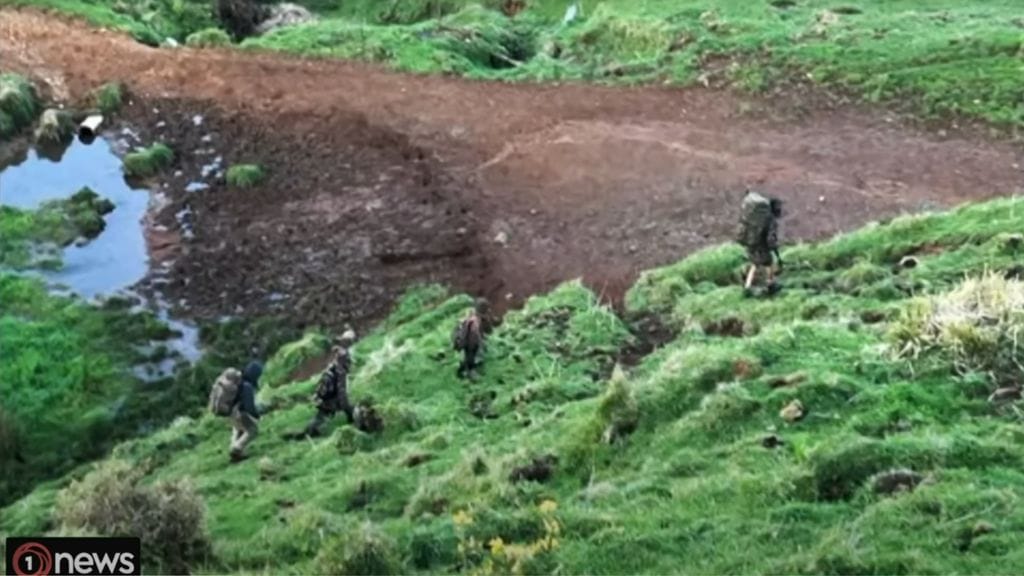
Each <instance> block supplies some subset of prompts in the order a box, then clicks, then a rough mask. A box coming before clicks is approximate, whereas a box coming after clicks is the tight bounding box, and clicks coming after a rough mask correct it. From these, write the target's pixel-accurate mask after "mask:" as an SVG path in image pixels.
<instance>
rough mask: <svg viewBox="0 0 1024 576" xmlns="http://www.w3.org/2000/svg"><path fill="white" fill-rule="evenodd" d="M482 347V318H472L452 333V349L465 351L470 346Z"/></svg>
mask: <svg viewBox="0 0 1024 576" xmlns="http://www.w3.org/2000/svg"><path fill="white" fill-rule="evenodd" d="M479 345H480V318H479V317H477V316H470V317H469V318H466V319H464V320H463V321H462V322H459V325H458V326H456V327H455V332H453V333H452V348H454V349H456V350H465V349H466V348H467V347H469V346H479Z"/></svg>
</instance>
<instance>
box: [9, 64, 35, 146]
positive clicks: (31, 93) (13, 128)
mask: <svg viewBox="0 0 1024 576" xmlns="http://www.w3.org/2000/svg"><path fill="white" fill-rule="evenodd" d="M38 112H39V100H38V97H37V95H36V90H35V88H34V87H33V86H32V83H31V82H29V81H28V80H27V79H26V78H25V77H24V76H20V75H18V74H0V138H8V137H10V136H13V135H14V134H15V133H17V132H18V131H20V130H21V129H22V128H24V127H25V126H28V125H29V124H31V123H32V121H33V120H34V119H35V117H36V114H37V113H38Z"/></svg>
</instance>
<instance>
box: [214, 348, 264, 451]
mask: <svg viewBox="0 0 1024 576" xmlns="http://www.w3.org/2000/svg"><path fill="white" fill-rule="evenodd" d="M262 375H263V365H262V364H260V363H259V362H250V363H249V364H248V365H247V366H246V367H245V370H244V371H243V372H239V371H238V370H236V369H235V368H228V369H227V370H225V371H224V372H223V373H221V375H220V376H219V377H218V378H217V381H216V382H214V384H213V389H212V390H211V391H210V411H211V412H213V413H214V414H216V415H217V416H224V417H227V418H230V419H231V451H230V457H231V462H240V461H242V460H245V458H246V455H245V448H246V446H248V445H249V443H250V442H252V441H253V439H254V438H256V434H257V433H258V432H259V419H260V412H259V408H257V406H256V390H257V388H259V382H260V376H262Z"/></svg>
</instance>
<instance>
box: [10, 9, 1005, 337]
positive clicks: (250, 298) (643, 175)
mask: <svg viewBox="0 0 1024 576" xmlns="http://www.w3.org/2000/svg"><path fill="white" fill-rule="evenodd" d="M0 15H2V18H0V60H2V61H3V62H4V63H5V66H9V67H12V68H14V69H16V70H20V71H23V72H27V73H30V74H32V75H33V76H34V77H35V78H36V79H38V80H42V81H43V82H45V83H46V84H47V85H48V86H49V87H50V91H51V92H52V93H53V94H54V95H55V96H57V97H64V98H67V97H73V96H78V95H82V94H85V93H86V92H87V91H88V90H90V89H92V88H94V87H95V86H97V85H99V84H101V83H103V82H106V81H109V80H120V81H123V82H125V83H126V84H127V85H128V87H129V88H130V90H131V91H132V93H133V94H134V95H135V97H134V104H133V105H132V106H131V107H130V108H129V109H128V111H127V112H126V115H127V116H128V118H129V120H130V121H131V122H132V123H133V125H139V126H140V129H142V130H143V132H144V134H143V135H144V137H146V138H150V139H156V138H162V139H166V140H167V141H168V142H169V143H171V144H172V145H174V146H175V147H176V149H177V150H179V151H181V152H182V153H183V154H182V157H181V159H180V161H179V165H178V166H176V167H175V169H176V170H181V171H182V172H183V173H184V174H183V176H182V179H181V181H178V180H175V179H173V178H172V179H171V182H169V186H168V188H167V190H166V193H167V195H168V197H169V199H170V203H169V206H168V207H167V209H166V210H165V213H164V217H163V219H162V222H163V223H164V225H166V226H167V231H166V233H165V237H164V238H163V239H162V240H161V241H160V242H161V244H162V245H163V249H164V250H165V251H167V252H168V253H169V254H170V253H174V254H175V259H176V262H177V264H176V265H175V268H174V270H173V271H172V273H171V276H170V278H171V285H170V287H169V288H168V289H169V291H170V292H171V293H172V294H173V295H174V297H175V298H178V299H185V300H186V302H185V304H186V305H187V306H188V307H189V308H191V309H193V310H194V311H195V312H196V313H197V314H199V315H203V316H215V315H217V314H232V313H236V312H242V313H247V314H248V313H261V312H274V311H278V312H287V313H288V314H289V315H292V316H295V317H297V318H298V319H299V321H301V322H304V323H317V324H328V325H336V324H339V323H342V322H345V321H353V322H357V323H358V322H360V321H361V320H363V319H368V318H373V317H379V316H380V314H382V313H383V312H384V311H385V310H386V309H387V306H389V305H390V302H391V300H392V298H393V297H394V295H395V294H396V293H397V292H398V291H400V290H401V288H402V287H403V286H405V285H408V284H409V283H411V282H415V281H422V280H437V281H442V282H448V283H453V284H455V285H456V286H457V287H459V288H461V289H467V290H471V291H475V292H479V293H484V294H487V295H489V296H492V297H496V298H497V299H499V300H500V301H502V302H503V301H504V299H505V296H506V295H509V300H508V301H509V302H513V303H514V302H517V301H519V300H520V299H521V298H522V297H524V296H526V295H529V294H532V293H535V292H537V291H540V290H544V289H546V288H549V287H551V286H552V285H553V284H555V283H557V282H559V281H561V280H565V279H568V278H574V277H580V276H582V277H584V279H585V280H586V281H587V282H588V283H589V284H590V285H591V286H593V287H594V288H595V289H597V290H598V291H602V292H605V293H606V294H607V295H609V296H612V297H616V296H619V295H621V293H622V291H623V290H624V289H625V288H626V287H627V286H628V285H629V284H630V283H631V282H632V281H633V279H634V278H635V276H636V274H637V273H638V272H639V271H641V270H643V269H647V268H650V267H653V266H656V265H660V264H665V263H668V262H671V261H674V260H677V259H679V258H681V257H682V256H684V255H686V254H687V253H689V252H692V251H693V250H695V249H697V248H700V247H702V246H706V245H709V244H713V243H717V242H721V241H726V240H728V239H729V238H730V236H731V233H732V231H733V226H734V221H735V218H736V213H735V209H736V205H737V204H738V199H739V195H740V194H741V193H742V190H743V188H744V187H745V186H747V185H752V186H756V187H759V188H760V189H762V190H765V191H767V192H769V193H772V194H777V195H779V196H781V197H782V198H784V199H785V200H786V205H787V213H788V215H789V216H788V217H787V219H786V220H785V221H784V230H783V232H784V235H785V237H786V240H789V241H792V240H796V239H819V238H822V237H826V236H828V235H831V234H833V233H836V232H838V231H841V230H848V229H851V228H854V227H857V226H859V225H861V224H863V223H865V222H867V221H870V220H872V219H877V218H881V217H886V216H890V215H893V214H896V213H900V212H906V211H917V210H921V209H924V208H932V207H943V206H951V205H955V204H958V203H961V202H964V201H967V200H973V199H981V198H987V197H992V196H998V195H1006V194H1012V193H1017V192H1019V191H1020V187H1021V185H1022V181H1024V172H1022V170H1021V166H1022V164H1024V159H1022V154H1021V151H1020V150H1019V149H1016V148H1013V147H1011V146H1010V145H1007V144H999V143H987V142H982V141H976V140H970V139H966V138H965V137H943V136H939V135H937V134H929V133H924V132H919V131H915V130H910V129H907V128H903V127H900V126H899V125H898V123H895V122H891V121H889V119H887V118H884V117H882V116H880V115H877V114H867V113H862V112H857V111H850V110H846V111H830V112H826V111H822V112H814V113H808V114H790V113H789V111H787V110H785V109H781V108H779V107H777V106H772V105H771V104H770V103H767V104H766V103H761V102H750V101H747V102H741V101H740V100H739V99H738V98H737V97H736V96H733V95H729V94H725V93H721V92H714V91H706V90H692V89H691V90H674V89H663V88H656V87H651V88H642V89H613V88H601V87H591V86H578V85H569V86H535V85H503V84H491V83H479V82H468V81H463V80H457V79H451V78H443V77H421V76H409V75H402V74H396V73H391V72H387V71H383V70H380V69H377V68H374V67H371V66H366V65H361V64H356V63H347V62H333V61H322V60H318V61H306V60H300V59H295V58H288V57H281V56H276V55H258V54H252V53H241V52H231V51H217V50H206V51H195V50H188V49H177V50H167V49H163V50H158V49H152V48H148V47H145V46H142V45H140V44H137V43H135V42H133V41H132V40H130V39H129V38H127V37H125V36H122V35H119V34H114V33H110V32H106V31H100V30H95V29H90V28H88V27H86V26H84V25H81V24H78V23H73V22H67V21H63V20H60V19H57V18H54V17H52V16H42V15H40V14H38V13H35V12H30V11H16V10H9V9H8V10H3V11H2V12H0ZM153 110H159V112H158V113H154V112H153ZM194 114H203V115H204V116H205V117H207V118H208V119H209V124H208V125H207V126H205V127H204V128H203V130H197V129H196V127H195V126H193V125H191V121H190V118H191V117H192V115H194ZM160 122H164V123H165V124H164V126H166V128H165V129H164V130H162V131H160V130H157V129H156V126H157V125H158V124H159V123H160ZM210 135H212V138H216V139H217V142H218V143H217V144H216V148H217V154H219V155H222V156H223V157H224V161H225V163H226V164H230V163H233V162H250V161H258V162H259V163H261V164H263V165H264V166H265V167H266V168H267V170H268V173H269V174H270V178H269V180H268V181H267V182H266V183H265V184H264V185H263V186H261V187H259V188H257V189H255V190H252V191H236V190H231V189H229V188H228V187H226V186H224V185H223V184H222V183H220V184H218V183H213V184H212V187H211V189H209V190H203V191H201V192H197V193H188V192H185V191H184V188H185V186H186V185H187V182H186V181H185V180H187V179H188V178H190V177H191V172H192V171H195V170H196V169H197V168H198V167H199V166H201V164H202V162H203V159H202V158H201V155H199V154H198V153H197V150H202V149H204V148H206V147H207V143H206V142H204V141H202V138H203V137H204V136H210ZM186 206H187V207H188V208H189V210H190V211H191V212H190V213H191V214H192V215H194V222H193V223H192V227H193V230H194V233H195V238H194V239H193V241H188V242H185V241H179V240H178V239H177V236H176V234H179V233H180V229H179V228H176V226H180V223H176V222H175V221H174V219H173V218H171V217H170V216H172V215H173V214H174V213H177V212H180V211H181V210H183V209H184V208H185V207H186ZM151 247H152V246H151ZM499 306H501V302H499Z"/></svg>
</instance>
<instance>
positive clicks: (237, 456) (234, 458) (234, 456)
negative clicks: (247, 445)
mask: <svg viewBox="0 0 1024 576" xmlns="http://www.w3.org/2000/svg"><path fill="white" fill-rule="evenodd" d="M248 458H249V456H247V455H245V454H239V453H238V452H232V453H231V457H230V461H231V463H232V464H238V463H239V462H241V461H243V460H246V459H248Z"/></svg>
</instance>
